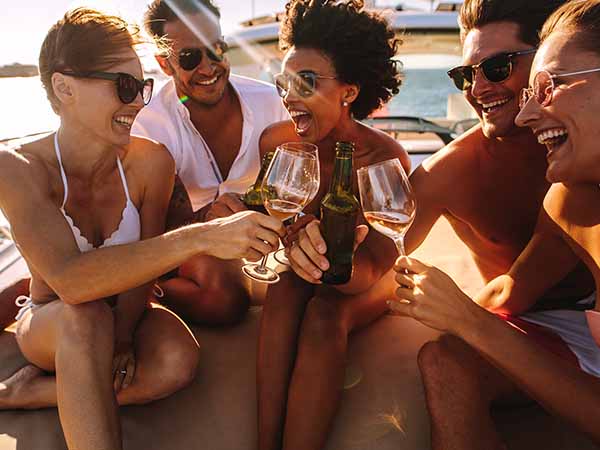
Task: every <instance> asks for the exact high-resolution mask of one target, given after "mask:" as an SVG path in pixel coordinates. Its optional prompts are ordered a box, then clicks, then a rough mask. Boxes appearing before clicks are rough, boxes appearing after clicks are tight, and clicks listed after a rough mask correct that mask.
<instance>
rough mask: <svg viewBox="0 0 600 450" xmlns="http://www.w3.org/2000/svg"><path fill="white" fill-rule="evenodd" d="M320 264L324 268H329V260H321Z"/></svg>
mask: <svg viewBox="0 0 600 450" xmlns="http://www.w3.org/2000/svg"><path fill="white" fill-rule="evenodd" d="M319 266H320V267H321V269H322V270H327V269H329V262H328V261H321V263H320V264H319Z"/></svg>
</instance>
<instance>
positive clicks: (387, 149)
mask: <svg viewBox="0 0 600 450" xmlns="http://www.w3.org/2000/svg"><path fill="white" fill-rule="evenodd" d="M361 129H362V134H363V137H362V141H363V145H364V146H365V147H366V148H367V151H368V155H366V158H364V161H357V162H358V166H363V165H368V164H372V163H375V162H379V161H385V160H387V159H393V158H398V159H399V160H400V162H401V163H402V166H403V167H404V169H405V170H406V173H410V169H411V167H410V157H409V156H408V152H407V151H406V150H405V149H404V147H402V144H400V142H398V141H397V140H395V139H394V138H393V137H391V136H390V135H389V134H387V133H385V132H383V131H381V130H377V129H376V128H372V127H369V126H367V125H364V124H361ZM365 143H366V144H365ZM359 150H360V149H359Z"/></svg>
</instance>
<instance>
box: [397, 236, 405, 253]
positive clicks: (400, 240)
mask: <svg viewBox="0 0 600 450" xmlns="http://www.w3.org/2000/svg"><path fill="white" fill-rule="evenodd" d="M394 244H396V249H397V250H398V255H399V256H406V251H405V250H404V236H399V237H397V238H396V239H394Z"/></svg>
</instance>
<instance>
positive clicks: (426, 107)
mask: <svg viewBox="0 0 600 450" xmlns="http://www.w3.org/2000/svg"><path fill="white" fill-rule="evenodd" d="M445 70H446V68H435V69H410V70H406V71H405V79H404V82H403V85H402V86H401V88H400V93H399V94H398V95H396V96H395V97H394V98H393V99H392V100H391V101H390V102H389V103H388V105H387V108H386V112H387V114H390V115H408V116H419V117H445V116H446V108H447V98H448V95H449V94H450V93H454V92H456V89H455V88H454V87H453V86H452V84H451V83H450V81H449V80H448V77H447V76H446V74H445ZM0 99H2V107H1V108H0V140H5V139H9V138H16V137H22V136H27V135H30V134H34V133H41V132H44V131H49V130H53V129H55V128H57V127H58V124H59V121H58V117H57V116H56V114H54V112H53V111H52V109H51V108H50V104H49V103H48V100H47V98H46V92H45V91H44V89H43V88H42V85H41V82H40V79H39V77H30V78H0Z"/></svg>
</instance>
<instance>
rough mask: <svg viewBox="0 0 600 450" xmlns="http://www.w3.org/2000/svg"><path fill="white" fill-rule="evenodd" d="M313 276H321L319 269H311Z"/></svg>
mask: <svg viewBox="0 0 600 450" xmlns="http://www.w3.org/2000/svg"><path fill="white" fill-rule="evenodd" d="M312 274H313V277H315V278H317V279H319V278H321V271H320V270H313V273H312Z"/></svg>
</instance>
